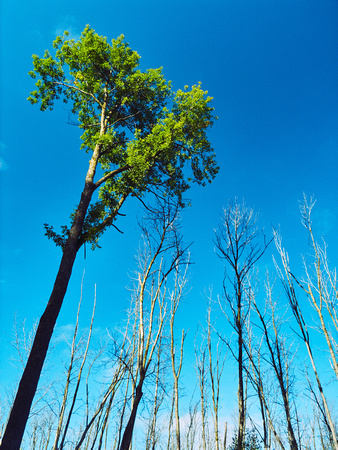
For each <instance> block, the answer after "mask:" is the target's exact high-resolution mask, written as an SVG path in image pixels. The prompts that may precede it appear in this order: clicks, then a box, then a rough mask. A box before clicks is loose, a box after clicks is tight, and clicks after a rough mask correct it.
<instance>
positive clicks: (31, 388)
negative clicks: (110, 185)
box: [0, 183, 93, 450]
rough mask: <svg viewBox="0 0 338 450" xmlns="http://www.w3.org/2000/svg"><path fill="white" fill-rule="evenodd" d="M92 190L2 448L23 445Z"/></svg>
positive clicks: (84, 194)
mask: <svg viewBox="0 0 338 450" xmlns="http://www.w3.org/2000/svg"><path fill="white" fill-rule="evenodd" d="M92 193H93V187H92V183H86V185H85V188H84V190H83V192H82V196H81V201H80V204H79V207H78V209H77V212H76V215H75V218H74V222H73V225H72V228H71V230H70V234H69V237H68V239H67V242H66V245H65V248H64V252H63V255H62V259H61V263H60V267H59V271H58V274H57V276H56V280H55V283H54V288H53V291H52V294H51V296H50V299H49V302H48V304H47V306H46V309H45V311H44V313H43V315H42V316H41V319H40V322H39V325H38V328H37V330H36V334H35V338H34V342H33V345H32V349H31V351H30V354H29V357H28V360H27V364H26V367H25V370H24V372H23V374H22V377H21V381H20V384H19V387H18V391H17V394H16V397H15V400H14V404H13V407H12V410H11V413H10V416H9V419H8V423H7V426H6V430H5V433H4V436H3V438H2V443H1V447H0V448H1V450H19V448H20V445H21V441H22V438H23V434H24V431H25V427H26V423H27V421H28V417H29V412H30V409H31V405H32V402H33V398H34V395H35V393H36V389H37V386H38V382H39V379H40V376H41V372H42V367H43V364H44V361H45V358H46V354H47V350H48V347H49V343H50V340H51V337H52V334H53V330H54V327H55V324H56V320H57V318H58V315H59V312H60V309H61V306H62V302H63V299H64V297H65V295H66V291H67V287H68V283H69V279H70V277H71V274H72V269H73V265H74V261H75V258H76V254H77V252H78V250H79V238H80V236H81V231H82V225H83V221H84V218H85V215H86V212H87V210H88V206H89V203H90V200H91V197H92Z"/></svg>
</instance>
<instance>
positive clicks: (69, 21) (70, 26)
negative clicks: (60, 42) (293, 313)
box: [53, 16, 81, 40]
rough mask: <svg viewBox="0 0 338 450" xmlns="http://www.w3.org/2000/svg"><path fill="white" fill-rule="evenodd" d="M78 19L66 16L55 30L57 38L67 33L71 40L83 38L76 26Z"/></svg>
mask: <svg viewBox="0 0 338 450" xmlns="http://www.w3.org/2000/svg"><path fill="white" fill-rule="evenodd" d="M75 22H76V19H75V17H73V16H65V17H64V18H63V20H62V22H60V23H59V24H58V25H57V26H56V28H55V30H54V33H53V34H54V35H56V36H60V35H62V34H63V33H64V32H65V31H68V32H69V38H70V39H75V40H78V39H79V38H80V36H81V32H79V31H78V27H77V26H76V25H75Z"/></svg>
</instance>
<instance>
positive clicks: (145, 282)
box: [120, 202, 187, 450]
mask: <svg viewBox="0 0 338 450" xmlns="http://www.w3.org/2000/svg"><path fill="white" fill-rule="evenodd" d="M178 211H179V210H178V207H177V206H173V205H171V204H170V203H169V202H164V203H163V204H162V205H160V204H159V205H158V208H157V210H156V211H153V212H152V213H151V215H150V217H149V219H147V220H146V221H144V223H143V225H142V232H143V238H144V246H143V248H142V250H141V251H140V253H139V270H138V273H137V280H136V284H137V285H136V287H135V298H134V301H135V324H136V326H135V328H134V331H135V334H134V339H135V342H136V355H135V356H136V358H135V361H134V362H133V363H132V366H133V369H132V371H131V372H130V373H131V381H132V387H133V392H132V404H131V412H130V416H129V419H128V421H127V425H126V427H125V430H124V433H123V437H122V441H121V444H120V450H128V449H129V447H130V444H131V439H132V435H133V429H134V425H135V419H136V414H137V410H138V406H139V404H140V401H141V398H142V395H143V384H144V382H145V379H146V376H147V374H148V371H149V369H150V366H151V364H152V363H153V361H154V356H155V355H156V352H157V351H158V347H159V343H160V342H161V336H162V333H163V330H164V326H165V323H166V317H167V312H168V311H167V291H168V277H169V275H170V274H171V273H174V278H175V281H174V288H173V293H172V294H171V295H170V298H171V299H170V302H171V310H170V319H169V321H170V330H171V331H172V329H173V324H174V317H175V313H176V311H177V307H178V303H179V298H180V297H179V296H180V295H181V294H182V290H183V287H184V284H185V282H183V283H182V284H181V281H180V275H179V268H180V265H181V264H183V263H186V260H185V253H186V250H187V247H183V246H182V238H181V236H180V235H179V232H178V228H177V218H178ZM171 345H172V344H171Z"/></svg>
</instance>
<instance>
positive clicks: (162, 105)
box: [29, 25, 218, 247]
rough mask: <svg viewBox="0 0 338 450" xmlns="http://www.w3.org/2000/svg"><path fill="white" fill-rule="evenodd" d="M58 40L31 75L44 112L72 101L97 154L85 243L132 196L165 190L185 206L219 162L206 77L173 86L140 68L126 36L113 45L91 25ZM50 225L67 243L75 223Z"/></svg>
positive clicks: (89, 147)
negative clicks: (58, 226)
mask: <svg viewBox="0 0 338 450" xmlns="http://www.w3.org/2000/svg"><path fill="white" fill-rule="evenodd" d="M53 46H54V49H55V55H54V56H52V54H51V53H50V52H49V51H46V52H45V54H44V56H43V57H39V56H37V55H33V63H34V70H33V71H31V72H30V75H31V76H32V77H33V78H34V79H37V82H36V87H37V89H36V90H35V91H33V92H32V93H31V96H30V97H29V100H30V102H31V103H32V104H34V103H39V104H40V109H41V110H42V111H44V110H47V109H53V107H54V103H55V101H56V100H59V99H62V100H63V101H64V102H65V103H70V104H71V111H72V113H73V114H74V115H75V116H76V117H77V120H78V126H79V127H80V129H81V130H83V133H82V136H81V138H82V146H81V147H82V148H83V149H84V150H85V151H86V152H88V153H91V154H92V159H91V164H90V174H89V173H88V174H89V175H90V177H91V188H92V193H93V192H94V191H95V190H96V189H98V190H99V192H98V196H97V199H96V201H95V202H94V203H92V204H91V205H90V207H89V208H88V211H87V214H86V218H85V220H84V223H83V227H82V234H81V237H80V239H79V246H81V245H82V244H83V243H84V242H90V243H91V244H93V246H94V247H95V246H96V245H97V242H98V238H99V236H100V235H101V234H102V233H103V231H104V230H105V229H106V228H107V227H108V226H110V225H112V224H113V221H114V219H115V217H116V211H117V210H118V209H119V207H120V204H121V202H123V201H124V199H125V198H126V197H127V196H129V195H131V196H137V197H142V196H143V195H144V194H145V193H146V192H149V191H151V192H159V190H160V191H161V193H162V195H165V196H171V197H175V198H176V199H177V200H178V201H179V203H180V205H183V204H184V201H183V194H184V193H185V192H186V191H187V189H188V188H189V187H190V185H191V183H193V182H196V183H198V184H201V185H204V184H205V182H210V181H211V180H212V179H213V178H214V177H215V175H216V173H217V172H218V167H217V164H216V161H215V155H214V151H213V149H212V148H211V145H210V142H209V140H208V138H207V131H208V129H209V128H210V127H211V126H212V124H213V121H214V120H215V116H214V115H213V108H212V107H211V106H210V102H211V100H212V98H211V97H210V96H208V95H207V94H208V93H207V91H203V90H202V88H201V85H200V83H198V84H197V85H194V86H192V87H191V89H189V88H188V86H185V87H184V89H183V90H178V91H176V92H174V91H173V89H172V84H171V82H167V81H166V80H165V79H164V76H163V74H162V68H158V69H148V70H146V71H142V70H141V69H140V68H139V62H140V56H139V55H138V54H137V52H135V51H133V50H132V49H131V48H130V47H129V44H128V43H127V42H125V39H124V36H122V35H121V36H120V37H118V38H117V39H113V40H112V42H111V44H110V43H109V42H107V39H106V38H105V37H102V36H99V35H98V34H97V33H96V32H95V31H94V30H93V29H92V28H90V26H89V25H88V26H86V28H85V29H84V31H83V32H82V34H81V37H80V39H79V40H77V41H76V40H74V39H70V38H69V33H68V32H65V33H64V35H63V36H59V37H57V38H56V40H55V41H54V43H53ZM98 168H100V169H101V170H100V171H99V173H100V175H99V176H97V173H98V172H97V169H98ZM88 174H87V177H88ZM95 175H96V178H94V176H95ZM73 217H74V214H73V215H72V220H73ZM46 229H47V235H48V236H49V237H50V238H52V239H53V240H54V241H55V243H56V244H57V245H60V246H61V247H64V245H65V242H66V239H67V237H68V235H69V232H70V228H69V227H68V226H66V225H65V226H63V227H62V234H61V235H58V234H57V233H55V232H54V230H53V228H52V227H50V226H48V225H46Z"/></svg>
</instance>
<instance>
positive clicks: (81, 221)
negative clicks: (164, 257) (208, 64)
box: [1, 26, 218, 450]
mask: <svg viewBox="0 0 338 450" xmlns="http://www.w3.org/2000/svg"><path fill="white" fill-rule="evenodd" d="M53 47H54V49H55V55H54V56H52V54H51V53H50V52H48V51H46V52H45V54H44V56H43V57H39V56H36V55H33V63H34V70H33V71H32V72H30V75H31V76H32V77H33V78H34V79H37V82H36V87H37V89H36V90H35V91H33V92H32V93H31V96H30V97H29V100H30V102H31V103H32V104H34V103H39V104H40V109H41V110H42V111H45V110H48V109H53V107H54V102H55V101H56V100H59V99H62V100H63V101H64V102H66V103H67V102H69V103H71V111H72V113H73V114H74V116H76V117H77V119H78V123H79V127H80V129H81V130H83V134H82V141H83V142H82V148H83V149H84V150H85V151H86V152H87V153H89V154H90V155H91V156H90V162H89V168H88V171H87V173H86V175H85V179H84V188H83V191H82V193H81V197H80V202H79V204H78V206H77V207H76V209H75V212H73V213H72V215H71V222H70V225H65V226H63V227H62V233H61V234H58V233H56V232H55V231H54V229H53V227H51V226H49V225H46V234H47V236H48V237H49V238H51V239H53V240H54V242H55V243H56V244H57V245H59V246H60V247H61V248H62V250H63V255H62V259H61V263H60V267H59V271H58V274H57V276H56V280H55V284H54V287H53V290H52V293H51V296H50V299H49V301H48V304H47V306H46V309H45V311H44V313H43V315H42V316H41V319H40V322H39V325H38V328H37V331H36V335H35V339H34V342H33V345H32V349H31V352H30V355H29V358H28V361H27V364H26V367H25V370H24V373H23V375H22V378H21V381H20V384H19V387H18V391H17V395H16V398H15V401H14V404H13V407H12V410H11V414H10V417H9V420H8V423H7V427H6V430H5V433H4V436H3V440H2V444H1V449H2V450H3V449H9V448H10V449H19V447H20V443H21V440H22V437H23V433H24V429H25V426H26V423H27V420H28V416H29V411H30V407H31V404H32V400H33V397H34V394H35V392H36V388H37V384H38V381H39V378H40V374H41V370H42V366H43V363H44V360H45V357H46V353H47V350H48V347H49V342H50V339H51V336H52V333H53V329H54V326H55V323H56V320H57V317H58V314H59V311H60V308H61V305H62V302H63V299H64V296H65V294H66V291H67V286H68V282H69V279H70V276H71V272H72V268H73V265H74V261H75V258H76V254H77V252H78V250H79V249H80V248H81V246H82V245H83V244H84V243H86V242H88V243H91V244H92V246H93V247H95V246H97V245H98V239H99V237H100V236H101V235H102V233H103V232H104V231H105V230H106V229H107V228H108V227H110V226H116V225H115V223H114V222H115V219H116V217H117V215H118V213H119V210H120V208H121V207H122V205H123V204H124V202H125V200H126V199H127V198H128V197H130V196H135V197H142V196H143V195H144V194H145V193H146V192H149V191H151V192H154V193H155V194H156V192H158V191H159V189H160V190H161V192H162V193H163V194H164V195H167V196H174V197H177V198H178V201H179V203H180V204H183V200H182V198H183V194H184V192H185V191H186V190H187V189H188V188H189V187H190V183H191V182H196V183H198V184H202V185H203V184H204V183H205V182H206V181H211V180H212V179H213V178H214V176H215V175H216V173H217V171H218V167H217V165H216V162H215V158H214V152H213V149H212V148H211V146H210V143H209V141H208V139H207V135H206V133H207V130H208V128H209V127H210V126H211V125H212V123H213V120H214V119H215V117H214V116H213V108H212V107H211V106H210V101H211V98H210V97H208V96H207V92H205V91H203V90H202V89H201V87H200V85H196V86H193V87H192V88H191V89H190V90H189V89H188V88H187V87H186V88H185V89H184V90H178V91H177V92H176V93H175V92H173V90H172V88H171V83H170V82H166V80H165V79H164V77H163V75H162V70H161V69H149V70H146V71H141V70H139V69H138V65H139V59H140V57H139V55H138V54H137V53H136V52H135V51H133V50H131V48H130V47H129V45H128V44H127V43H126V42H125V41H124V37H123V36H120V37H119V38H117V39H116V40H113V41H112V43H111V44H110V43H108V42H107V39H106V38H105V37H102V36H99V35H98V34H96V33H95V31H94V30H93V29H91V28H90V27H89V26H87V27H86V28H85V29H84V31H83V32H82V34H81V37H80V39H79V40H78V41H75V40H74V39H70V38H69V34H68V33H67V32H65V33H64V35H63V36H59V37H57V38H56V40H55V41H54V43H53ZM187 165H189V166H190V169H191V170H190V171H189V170H187V169H186V166H187ZM98 169H101V170H98ZM94 193H95V194H97V195H96V196H95V198H93V197H94Z"/></svg>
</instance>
